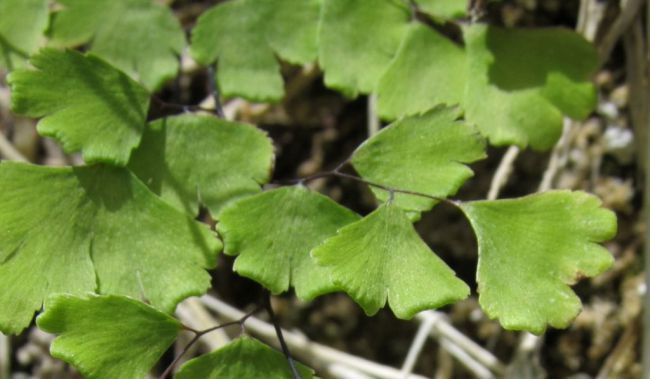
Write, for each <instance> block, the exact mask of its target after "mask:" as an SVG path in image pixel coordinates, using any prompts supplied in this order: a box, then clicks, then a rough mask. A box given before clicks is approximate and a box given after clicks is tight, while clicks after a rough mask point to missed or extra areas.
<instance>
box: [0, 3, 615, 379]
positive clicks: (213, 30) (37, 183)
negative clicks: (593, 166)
mask: <svg viewBox="0 0 650 379" xmlns="http://www.w3.org/2000/svg"><path fill="white" fill-rule="evenodd" d="M56 3H57V6H56V7H53V8H52V9H53V12H54V13H53V14H51V15H50V16H51V24H50V25H49V28H48V29H47V33H45V30H46V22H47V17H48V14H47V8H46V6H47V2H45V1H40V0H29V1H15V0H0V67H4V68H8V69H10V70H12V72H11V74H10V75H9V79H8V82H9V84H10V86H11V90H12V94H11V95H12V107H13V111H15V112H16V113H18V114H22V115H26V116H30V117H36V118H40V121H39V123H38V132H39V133H40V134H41V135H43V136H46V137H51V138H53V139H55V140H56V141H57V142H59V143H60V144H61V145H62V147H63V148H64V150H65V151H66V152H69V153H72V152H80V153H81V155H82V157H83V159H84V160H85V162H86V164H87V165H85V166H78V167H63V168H50V167H42V166H36V165H31V164H18V163H10V162H3V163H2V164H0V186H1V187H2V191H0V331H2V332H4V333H19V332H21V331H22V330H23V329H24V328H26V327H27V326H29V324H30V322H31V320H32V318H33V316H34V313H35V312H38V311H39V310H41V308H44V311H43V313H41V314H40V315H39V316H38V318H37V325H38V326H39V327H40V328H41V329H43V330H45V331H48V332H51V333H55V334H57V335H58V337H57V338H56V339H55V341H54V343H53V344H52V348H51V351H52V354H53V356H55V357H57V358H60V359H62V360H65V361H67V362H69V363H71V364H72V365H74V366H75V367H76V368H78V369H79V370H80V372H81V373H82V374H84V375H86V376H87V377H88V378H118V377H125V378H126V377H128V378H131V377H143V376H144V375H146V373H147V372H149V371H150V370H151V368H152V367H153V366H154V365H155V364H156V362H157V361H158V360H159V359H160V357H161V356H162V354H163V353H164V351H165V350H166V349H167V348H168V347H169V346H170V345H171V344H172V343H173V341H174V340H175V339H176V337H177V335H178V333H179V331H180V330H181V329H189V328H188V327H185V326H183V325H181V324H180V322H179V321H177V320H175V319H174V318H173V317H172V316H171V313H172V312H173V311H174V309H175V307H176V305H177V304H178V303H179V302H180V301H182V300H183V299H185V298H187V297H189V296H192V295H200V294H203V293H205V292H206V291H207V289H208V288H209V287H210V274H209V272H208V271H207V270H210V269H211V268H214V267H215V265H216V262H217V253H218V252H219V251H220V250H221V249H222V247H223V249H224V253H225V254H228V255H233V256H236V259H235V263H234V270H235V271H236V272H237V273H238V274H239V275H242V276H245V277H248V278H250V279H253V280H255V281H256V282H258V283H259V284H260V285H262V286H263V287H264V288H266V289H268V290H269V291H270V292H272V293H273V294H279V293H283V292H286V291H288V290H289V289H291V288H293V289H294V290H295V292H296V294H297V296H298V297H300V298H302V299H305V300H311V299H314V298H316V297H317V296H321V295H323V294H326V293H331V292H345V293H347V294H348V295H349V296H350V297H351V298H352V299H353V300H354V301H355V302H357V303H358V304H359V306H361V307H362V308H363V310H364V311H365V312H366V313H367V314H368V315H372V314H374V313H376V312H377V311H378V310H379V309H380V308H382V307H384V306H386V305H387V306H388V307H390V309H391V310H392V311H393V312H394V314H395V315H396V316H397V317H399V318H404V319H409V318H411V317H413V316H414V315H415V314H416V313H417V312H419V311H423V310H426V309H435V308H438V307H441V306H443V305H445V304H451V303H454V302H457V301H459V300H461V299H464V298H466V297H467V296H468V295H469V294H470V288H469V287H468V285H467V284H465V283H464V282H463V281H462V280H461V279H460V278H458V277H457V276H456V275H455V274H454V267H449V266H448V265H447V264H446V263H445V262H444V261H443V259H441V258H440V257H438V256H437V255H436V254H435V253H434V252H433V251H431V249H430V248H429V247H428V246H427V245H426V244H425V243H424V242H423V240H422V239H421V238H420V237H419V235H418V233H417V232H416V230H415V228H414V226H413V221H414V220H417V219H419V218H420V215H421V213H423V212H428V211H430V210H431V209H432V208H434V207H435V206H436V205H437V204H439V203H440V202H446V203H448V204H449V205H451V206H454V207H456V208H457V210H458V211H459V212H462V213H463V214H464V215H465V216H466V217H467V218H468V220H469V221H470V223H471V225H472V227H473V229H474V231H475V233H476V237H477V240H478V247H479V248H478V262H479V264H478V272H477V281H478V293H479V300H480V304H481V306H482V307H483V309H484V310H485V312H486V313H487V314H488V315H489V316H490V317H492V318H496V319H498V320H499V321H500V322H501V324H502V325H503V326H504V327H505V328H507V329H513V330H528V331H531V332H534V333H542V332H543V331H544V330H545V329H546V328H547V326H552V327H566V326H568V325H569V323H570V322H571V320H572V319H573V318H574V317H575V316H576V314H577V312H578V311H579V309H580V301H579V299H578V297H577V296H576V295H575V293H573V291H572V290H571V289H570V287H569V285H570V284H573V283H574V282H575V281H576V280H577V278H578V277H580V276H595V275H598V274H600V273H601V272H603V271H604V270H606V269H607V268H608V267H609V266H610V265H611V264H612V257H611V255H610V254H609V253H608V252H607V251H606V250H605V249H604V248H603V247H601V246H600V245H598V243H601V242H603V241H605V240H607V239H609V238H612V236H613V235H614V233H615V230H616V219H615V216H614V214H613V213H612V212H611V211H608V210H606V209H603V208H601V206H600V202H599V200H598V199H597V198H596V197H594V196H592V195H589V194H586V193H584V192H568V191H552V192H547V193H541V194H536V195H531V196H526V197H523V198H519V199H511V200H496V201H470V202H463V201H460V200H456V199H450V198H449V197H450V196H453V195H454V194H455V193H456V192H457V191H458V190H459V188H460V187H461V186H462V185H463V183H464V182H465V181H467V180H468V179H469V178H470V177H471V176H472V175H473V173H472V171H471V170H470V168H468V166H467V164H470V163H473V162H476V161H478V160H481V159H483V158H485V157H486V143H487V142H489V143H491V144H494V145H504V144H505V145H509V144H514V145H518V146H521V147H525V146H531V147H533V148H536V149H547V148H549V147H551V146H553V144H554V143H555V142H556V141H557V139H558V137H559V134H560V130H561V121H562V117H564V116H568V117H574V118H578V119H579V118H584V117H586V116H587V115H588V114H589V112H590V111H591V110H592V109H593V107H594V101H595V96H594V86H593V85H592V84H591V82H590V81H589V79H590V76H591V75H592V74H593V73H594V70H595V67H596V58H595V54H594V49H593V47H592V46H591V45H590V44H589V43H587V42H586V41H585V40H583V39H582V38H581V37H580V36H578V35H577V34H575V33H573V32H570V31H568V30H563V29H556V28H551V29H544V30H520V29H505V28H500V27H494V26H487V25H478V24H468V23H467V22H456V21H454V18H458V17H464V14H465V12H464V9H465V7H464V2H461V1H456V0H445V1H428V0H419V1H415V2H408V1H400V0H322V1H318V0H230V1H226V2H223V3H219V4H217V5H215V6H214V7H213V8H211V9H209V10H207V11H205V12H204V13H203V14H202V15H201V16H200V17H199V18H198V22H197V24H196V26H195V27H194V28H193V30H192V32H191V46H190V52H191V55H192V57H194V59H196V61H197V62H198V63H199V64H201V65H203V66H211V68H212V69H214V68H215V67H216V71H217V74H216V77H215V78H214V80H215V81H216V82H215V83H210V84H212V85H215V86H216V88H217V89H218V90H220V91H221V93H222V94H223V95H224V96H225V97H232V96H242V97H245V98H247V99H250V100H255V101H279V100H281V99H282V97H283V95H284V84H283V79H282V75H281V72H280V65H281V60H282V61H285V62H288V63H292V64H309V63H318V64H319V65H320V68H321V69H322V70H323V72H324V82H325V84H326V85H327V86H329V87H331V88H334V89H337V90H340V91H341V92H343V93H344V94H345V95H347V96H357V95H358V94H376V95H377V96H378V99H379V114H380V115H381V116H382V117H383V118H385V119H386V120H388V121H391V124H390V125H388V126H387V127H386V128H385V129H383V130H382V131H381V132H379V133H378V134H376V135H375V136H373V137H371V138H369V139H368V140H367V141H365V142H364V143H363V144H361V145H360V146H359V147H358V148H357V149H356V150H355V151H354V152H353V154H352V155H351V156H350V157H349V159H347V160H345V161H343V162H339V163H340V164H339V166H338V167H337V168H336V169H335V170H332V171H329V172H324V173H320V174H318V175H316V176H314V177H312V178H305V179H304V180H297V181H296V182H294V183H290V184H289V185H285V186H281V187H279V188H275V187H277V186H274V187H271V188H264V189H263V188H262V186H264V185H265V184H267V183H268V182H269V181H270V179H271V177H272V168H273V161H274V152H273V147H272V144H271V141H270V139H269V137H268V136H267V135H266V134H265V133H264V132H262V131H260V130H259V129H257V128H256V127H255V126H253V125H248V124H242V123H236V122H232V121H226V120H223V119H220V118H217V117H215V116H213V115H208V114H197V113H191V112H188V113H186V114H183V115H177V116H170V117H164V118H160V119H157V120H150V119H149V117H148V114H149V113H150V109H149V107H150V102H151V97H152V96H153V93H154V91H156V90H158V89H159V88H160V87H161V86H162V85H163V84H165V82H166V81H168V80H169V79H172V78H173V77H175V76H176V75H177V70H178V68H179V65H178V59H179V55H180V54H181V53H182V50H183V49H184V47H185V44H186V41H185V38H184V36H183V32H182V30H181V27H180V23H179V21H177V20H176V18H175V17H174V16H173V12H172V11H171V9H169V8H168V7H166V6H164V5H161V4H160V3H159V2H157V1H153V0H120V1H115V0H110V1H109V0H102V1H99V0H96V1H95V0H92V1H91V0H57V1H56ZM18 18H20V19H22V20H24V22H23V23H19V24H17V23H15V21H14V20H15V19H18ZM443 22H447V23H450V24H451V25H452V26H453V27H454V28H456V29H455V30H456V35H455V36H456V38H455V39H452V38H450V37H449V36H448V35H446V34H443V33H442V32H441V30H443V29H442V28H440V27H437V26H440V24H438V23H443ZM48 38H49V40H48ZM46 40H48V42H47V43H48V45H49V47H45V48H43V49H41V50H38V46H39V45H42V44H43V41H46ZM77 46H84V47H85V48H86V49H87V50H88V52H86V53H81V52H78V51H76V50H69V49H67V50H66V49H63V48H64V47H65V48H70V47H77ZM37 50H38V51H37ZM28 57H29V58H30V60H29V64H30V65H28V66H26V65H27V63H26V59H27V58H28ZM19 67H21V68H19ZM210 80H212V78H210ZM348 166H349V167H352V168H354V169H355V170H356V172H357V173H358V175H359V176H356V175H352V174H349V173H346V172H344V171H343V170H344V169H345V168H346V167H348ZM327 176H331V177H339V178H341V179H343V180H346V179H347V180H353V181H357V182H360V183H361V184H363V185H367V186H369V188H370V189H371V190H372V191H373V193H374V194H375V196H376V198H377V200H378V205H377V209H376V210H374V211H373V212H371V213H370V214H368V215H366V216H365V217H361V216H360V215H358V214H357V213H356V212H354V211H352V210H350V209H347V208H345V207H344V206H342V205H340V204H338V203H337V202H335V201H334V200H332V199H330V198H328V197H326V196H324V195H322V194H320V193H317V192H315V191H313V190H311V189H309V188H308V187H307V186H306V185H305V184H306V183H307V182H308V181H309V180H310V179H314V178H316V177H327ZM202 206H203V207H205V208H206V209H207V210H208V211H209V213H210V215H211V216H212V218H213V219H214V220H216V222H217V225H216V232H213V231H211V230H210V229H209V227H208V226H207V225H201V224H200V223H199V222H197V221H195V220H194V219H193V218H194V217H196V216H197V214H198V213H199V210H200V207H202ZM441 227H444V225H443V226H441ZM222 241H223V242H222ZM243 321H244V320H241V322H242V323H243ZM194 332H195V333H196V334H197V336H200V335H201V333H204V332H208V331H203V332H202V331H194ZM252 360H254V362H251V361H252ZM292 370H293V373H292ZM298 372H299V373H300V375H301V376H302V377H303V378H308V377H312V375H313V372H312V371H311V370H310V369H308V368H307V367H305V366H302V365H299V364H297V365H296V366H291V367H290V366H288V365H287V364H286V361H285V359H284V357H283V356H282V354H281V353H279V352H277V351H275V350H273V349H271V348H269V347H267V346H266V345H264V344H262V343H261V342H259V341H256V340H254V339H251V338H249V337H241V338H239V339H237V340H235V341H234V342H232V343H230V344H229V345H228V346H226V347H223V348H222V349H220V350H217V351H215V352H212V353H209V354H207V355H204V356H201V357H199V358H196V359H193V360H191V361H189V362H187V363H186V364H184V365H183V366H182V368H181V369H180V371H179V373H178V378H184V379H188V378H210V377H228V378H230V377H232V378H236V377H242V378H250V377H267V378H276V377H277V378H284V377H287V376H291V375H294V376H295V375H296V373H298Z"/></svg>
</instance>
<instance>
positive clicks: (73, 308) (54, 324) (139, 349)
mask: <svg viewBox="0 0 650 379" xmlns="http://www.w3.org/2000/svg"><path fill="white" fill-rule="evenodd" d="M36 321H37V324H38V327H39V328H41V329H42V330H44V331H46V332H50V333H55V334H59V336H58V337H57V338H56V339H55V340H54V342H52V346H51V347H50V352H51V354H52V356H53V357H55V358H59V359H62V360H64V361H66V362H68V363H70V364H72V365H73V366H75V367H76V368H77V369H78V370H79V371H80V372H81V373H82V374H83V375H84V377H85V378H87V379H114V378H144V377H145V376H146V375H147V373H148V372H149V370H150V369H151V367H152V366H153V365H154V364H155V363H156V362H157V361H158V359H160V357H161V356H162V355H163V353H164V352H165V350H167V349H168V348H169V346H171V344H172V343H173V342H174V340H175V339H176V335H177V334H178V332H179V331H180V329H181V325H180V323H179V322H178V321H176V319H174V318H172V317H170V316H168V315H166V314H164V313H162V312H160V311H158V310H156V309H155V308H152V307H150V306H148V305H145V304H143V303H142V302H140V301H137V300H133V299H129V298H127V297H121V296H112V295H103V296H96V295H90V296H85V297H77V296H71V295H57V296H54V297H52V298H50V299H48V301H47V304H46V307H45V312H44V313H42V314H41V315H40V316H38V319H37V320H36Z"/></svg>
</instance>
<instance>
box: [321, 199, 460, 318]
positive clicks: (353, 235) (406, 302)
mask: <svg viewBox="0 0 650 379" xmlns="http://www.w3.org/2000/svg"><path fill="white" fill-rule="evenodd" d="M312 256H313V257H314V258H315V259H316V260H317V261H318V263H319V264H322V265H325V266H326V267H331V268H332V278H333V279H334V283H335V284H336V285H338V286H340V287H341V288H342V289H343V290H344V291H345V292H347V293H348V295H350V296H351V297H352V298H353V299H354V301H356V302H357V303H358V304H359V305H360V306H361V307H362V308H363V310H364V311H365V312H366V314H368V315H373V314H375V313H377V311H378V310H379V308H382V307H383V306H384V305H385V304H386V301H387V300H388V304H389V305H390V308H391V309H392V311H393V313H395V316H397V317H399V318H403V319H410V318H411V317H413V316H414V315H415V314H416V313H418V312H420V311H423V310H425V309H432V308H438V307H441V306H443V305H445V304H449V303H453V302H456V301H458V300H462V299H464V298H465V297H467V296H468V295H469V288H468V287H467V285H466V284H465V283H463V282H462V281H461V280H460V279H458V278H456V276H455V275H454V272H453V271H452V270H451V269H450V268H449V267H448V266H447V265H446V264H445V263H444V262H443V261H442V260H440V258H438V257H437V256H436V255H435V254H434V253H433V252H432V251H431V249H429V247H428V246H427V244H426V243H424V241H422V240H421V239H420V237H419V236H418V234H417V232H416V231H415V229H414V228H413V225H412V224H411V221H410V220H409V219H408V217H407V216H406V214H405V213H404V211H402V210H401V209H400V208H398V207H396V206H395V205H393V204H390V203H388V204H385V205H382V206H380V207H379V208H378V209H377V210H375V211H374V212H373V213H371V214H370V215H368V216H366V217H364V218H363V219H362V220H360V221H358V222H355V223H352V224H350V225H347V226H345V227H343V228H342V229H340V230H339V231H338V233H337V235H336V236H334V237H332V238H329V239H328V240H326V241H325V243H323V244H322V245H320V246H318V247H317V248H316V249H314V250H313V251H312Z"/></svg>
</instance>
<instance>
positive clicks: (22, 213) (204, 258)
mask: <svg viewBox="0 0 650 379" xmlns="http://www.w3.org/2000/svg"><path fill="white" fill-rule="evenodd" d="M0 187H1V188H2V189H3V190H2V192H0V225H3V226H8V227H3V228H0V262H1V264H0V287H1V288H4V289H10V290H4V291H0V331H2V332H4V333H16V332H19V331H21V330H22V329H23V328H25V327H26V326H27V325H29V321H30V320H31V318H32V315H33V314H34V311H36V310H38V309H39V308H40V307H41V304H42V303H43V300H44V299H45V298H46V297H47V296H48V295H49V294H53V293H70V294H83V293H87V292H92V291H97V292H99V293H103V294H121V295H127V296H131V297H133V298H138V299H143V300H147V301H149V302H151V304H152V305H154V306H155V307H157V308H160V309H162V310H164V311H166V312H170V311H172V310H173V309H174V307H175V306H176V303H178V302H179V301H180V300H181V299H184V298H186V297H188V296H191V295H198V294H202V293H204V292H205V290H206V289H207V288H208V287H209V286H210V276H209V275H208V273H207V272H206V271H205V268H210V267H213V266H214V265H215V258H216V257H215V255H216V252H217V251H218V250H219V249H220V248H221V244H220V242H219V241H218V240H217V239H216V238H215V236H214V235H213V234H212V233H211V232H210V231H209V230H208V229H207V228H205V227H203V226H201V225H199V224H198V223H196V222H194V221H193V220H192V219H191V218H189V217H188V216H185V215H184V214H182V213H180V212H178V211H176V210H175V209H173V208H171V207H170V206H169V205H167V204H166V203H164V202H163V201H161V200H160V199H159V198H158V197H156V196H155V195H154V194H152V193H151V192H150V191H149V190H148V189H147V188H146V187H145V186H144V185H143V184H142V183H140V181H138V180H137V179H136V178H135V177H134V176H133V175H132V174H130V173H129V172H128V171H126V170H124V169H120V168H113V167H108V166H91V167H75V168H49V167H40V166H33V165H28V164H20V163H2V164H0Z"/></svg>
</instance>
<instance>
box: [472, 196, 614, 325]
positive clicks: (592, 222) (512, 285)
mask: <svg viewBox="0 0 650 379" xmlns="http://www.w3.org/2000/svg"><path fill="white" fill-rule="evenodd" d="M461 209H462V210H463V211H464V212H465V214H466V215H467V218H468V219H469V220H470V222H471V223H472V227H473V228H474V230H475V231H476V235H477V239H478V245H479V263H478V272H477V274H476V276H477V281H478V285H479V295H480V296H479V300H480V303H481V307H482V308H483V309H484V310H485V312H486V313H487V314H488V316H490V317H493V318H498V319H499V321H500V322H501V325H503V326H504V327H505V328H507V329H515V330H529V331H531V332H534V333H538V334H540V333H542V332H543V331H544V329H545V328H546V325H547V324H548V325H551V326H553V327H556V328H565V327H567V326H568V325H569V323H570V322H571V320H572V319H573V318H574V317H575V316H576V315H577V314H578V312H579V311H580V299H579V298H578V297H577V296H576V295H575V293H573V291H572V290H571V288H570V287H569V286H568V284H573V283H574V282H575V281H576V280H577V279H578V278H579V277H581V276H587V277H590V276H596V275H598V274H600V273H602V272H603V271H605V270H606V269H607V268H609V267H610V266H611V264H612V260H613V259H612V256H611V255H610V253H609V252H608V251H607V250H606V249H604V248H603V247H601V246H600V245H598V243H599V242H602V241H605V240H608V239H610V238H612V237H613V236H614V234H615V233H616V216H615V215H614V213H613V212H611V211H609V210H606V209H602V208H600V201H599V200H598V199H597V198H596V197H594V196H592V195H588V194H586V193H584V192H569V191H553V192H546V193H542V194H536V195H531V196H526V197H522V198H519V199H513V200H497V201H476V202H470V203H465V204H463V205H461Z"/></svg>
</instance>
